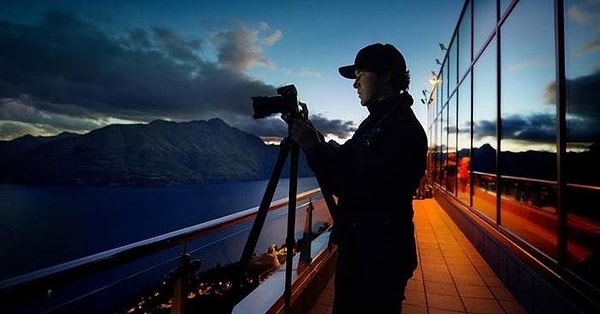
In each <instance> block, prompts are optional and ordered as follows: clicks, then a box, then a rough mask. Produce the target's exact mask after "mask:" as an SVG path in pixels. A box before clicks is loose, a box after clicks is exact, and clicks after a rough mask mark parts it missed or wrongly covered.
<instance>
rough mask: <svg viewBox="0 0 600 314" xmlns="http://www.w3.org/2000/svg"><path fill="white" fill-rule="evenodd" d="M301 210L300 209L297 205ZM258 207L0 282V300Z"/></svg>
mask: <svg viewBox="0 0 600 314" xmlns="http://www.w3.org/2000/svg"><path fill="white" fill-rule="evenodd" d="M319 193H320V189H319V188H316V189H313V190H309V191H306V192H303V193H299V194H298V195H297V196H296V199H297V200H304V199H307V198H310V197H312V196H313V195H316V194H319ZM287 203H288V198H282V199H280V200H277V201H273V202H272V204H271V206H270V207H269V209H268V211H273V210H276V209H279V208H281V207H284V206H286V204H287ZM300 207H301V206H300ZM257 211H258V206H257V207H253V208H250V209H246V210H243V211H240V212H237V213H234V214H230V215H227V216H223V217H220V218H217V219H213V220H211V221H207V222H203V223H200V224H197V225H194V226H190V227H186V228H182V229H179V230H176V231H172V232H169V233H165V234H162V235H158V236H155V237H151V238H148V239H145V240H141V241H138V242H134V243H131V244H127V245H123V246H120V247H117V248H114V249H110V250H107V251H103V252H100V253H96V254H93V255H89V256H86V257H82V258H79V259H75V260H72V261H68V262H65V263H62V264H58V265H54V266H50V267H47V268H43V269H40V270H36V271H33V272H30V273H27V274H23V275H19V276H16V277H12V278H9V279H5V280H2V281H0V298H6V297H10V296H17V295H21V296H22V295H23V293H25V292H33V291H38V290H39V291H41V289H47V288H48V287H49V286H54V285H62V284H66V283H69V282H71V281H73V280H75V279H80V278H82V277H83V276H88V275H93V274H95V273H98V272H100V271H104V270H108V269H110V268H113V267H116V266H120V265H123V264H125V263H128V262H131V261H134V260H137V259H141V258H143V257H146V256H149V255H151V254H154V253H157V252H159V251H162V250H165V249H168V248H171V247H174V246H177V245H180V244H183V243H186V242H187V241H190V240H193V239H196V238H198V237H200V236H203V235H206V234H209V233H211V232H214V231H218V230H221V229H223V228H225V227H229V226H232V225H235V224H238V223H240V222H242V221H244V220H247V219H250V218H251V217H253V216H255V215H256V213H257Z"/></svg>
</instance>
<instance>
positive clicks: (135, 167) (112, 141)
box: [0, 118, 313, 186]
mask: <svg viewBox="0 0 600 314" xmlns="http://www.w3.org/2000/svg"><path fill="white" fill-rule="evenodd" d="M278 154H279V148H278V146H275V145H266V144H265V143H264V142H262V141H261V140H260V138H258V137H257V136H255V135H252V134H249V133H246V132H243V131H241V130H239V129H236V128H233V127H230V126H228V125H227V124H226V123H225V122H223V121H222V120H221V119H218V118H216V119H211V120H208V121H191V122H179V123H178V122H169V121H163V120H156V121H153V122H151V123H149V124H132V125H109V126H106V127H103V128H100V129H97V130H94V131H91V132H89V133H87V134H84V135H78V134H73V133H62V134H59V135H57V136H52V137H33V136H24V137H21V138H18V139H15V140H12V141H8V142H6V141H0V183H10V184H30V185H94V186H102V185H125V186H162V185H183V184H205V183H222V182H236V181H254V180H265V179H268V178H269V177H270V175H271V172H272V171H273V168H274V166H275V163H276V160H277V155H278ZM289 159H290V158H289V157H288V161H287V162H286V165H285V167H284V173H283V174H282V176H283V177H285V176H287V175H288V173H289ZM299 176H301V177H302V176H313V174H312V172H311V171H310V169H308V167H307V166H306V161H305V160H304V156H303V154H300V162H299Z"/></svg>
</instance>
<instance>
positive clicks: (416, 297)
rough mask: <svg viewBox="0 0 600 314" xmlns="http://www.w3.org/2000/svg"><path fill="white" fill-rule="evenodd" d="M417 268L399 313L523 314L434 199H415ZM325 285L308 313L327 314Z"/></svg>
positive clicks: (330, 288)
mask: <svg viewBox="0 0 600 314" xmlns="http://www.w3.org/2000/svg"><path fill="white" fill-rule="evenodd" d="M414 207H415V219H414V222H415V228H416V238H417V248H418V251H419V266H418V268H417V270H416V271H415V274H414V276H413V278H411V279H410V281H409V282H408V286H407V288H406V300H405V301H404V304H403V306H402V312H403V313H409V314H411V313H436V314H437V313H489V314H497V313H509V314H520V313H526V312H525V310H524V309H523V308H522V307H521V305H520V304H519V303H518V302H517V301H516V300H515V298H514V297H513V296H512V294H511V293H510V291H509V290H508V289H507V288H506V287H505V286H504V284H503V283H502V282H501V281H500V280H499V279H498V277H497V276H496V274H495V273H494V272H493V271H492V270H491V269H490V267H489V266H488V264H487V263H486V262H485V261H484V260H483V258H482V257H481V255H480V254H479V253H478V252H477V250H476V249H475V248H474V247H473V245H472V244H471V243H470V242H469V240H468V239H467V238H466V237H465V236H464V234H462V232H461V231H460V229H458V227H457V226H456V225H455V224H454V222H453V221H452V219H450V217H449V216H448V215H447V214H446V212H445V211H444V210H442V208H441V207H440V206H439V205H438V204H437V202H436V201H435V200H434V199H425V200H415V201H414ZM332 302H333V282H332V281H330V282H329V284H328V285H327V287H326V288H325V290H324V292H323V293H322V294H321V296H320V297H319V299H318V300H317V303H316V304H315V306H314V307H313V309H312V311H311V314H325V313H331V304H332Z"/></svg>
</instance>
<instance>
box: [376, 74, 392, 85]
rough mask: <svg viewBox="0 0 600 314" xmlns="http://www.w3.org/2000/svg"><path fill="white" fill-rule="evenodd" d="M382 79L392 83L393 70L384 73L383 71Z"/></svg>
mask: <svg viewBox="0 0 600 314" xmlns="http://www.w3.org/2000/svg"><path fill="white" fill-rule="evenodd" d="M379 77H380V79H381V81H383V82H384V83H386V84H390V83H392V72H391V71H385V72H383V73H381V75H379Z"/></svg>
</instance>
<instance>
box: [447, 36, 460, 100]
mask: <svg viewBox="0 0 600 314" xmlns="http://www.w3.org/2000/svg"><path fill="white" fill-rule="evenodd" d="M456 49H457V48H456V41H455V42H454V43H452V46H450V49H449V50H448V95H451V94H452V92H453V91H454V89H455V88H456V80H457V77H458V75H457V73H456V62H457V54H456Z"/></svg>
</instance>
